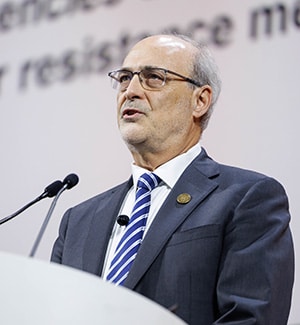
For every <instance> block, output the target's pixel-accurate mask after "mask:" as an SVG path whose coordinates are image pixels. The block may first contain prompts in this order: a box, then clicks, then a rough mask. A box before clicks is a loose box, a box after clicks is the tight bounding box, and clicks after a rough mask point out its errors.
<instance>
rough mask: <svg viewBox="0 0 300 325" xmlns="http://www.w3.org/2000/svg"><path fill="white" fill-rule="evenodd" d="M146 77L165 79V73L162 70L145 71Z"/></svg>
mask: <svg viewBox="0 0 300 325" xmlns="http://www.w3.org/2000/svg"><path fill="white" fill-rule="evenodd" d="M144 77H145V78H146V79H148V80H149V79H151V80H164V75H163V74H162V73H160V72H156V71H146V72H145V73H144Z"/></svg>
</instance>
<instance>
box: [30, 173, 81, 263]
mask: <svg viewBox="0 0 300 325" xmlns="http://www.w3.org/2000/svg"><path fill="white" fill-rule="evenodd" d="M78 182H79V178H78V176H77V175H76V174H70V175H68V176H66V177H65V179H64V180H63V182H62V187H61V189H60V190H59V191H58V192H57V194H56V195H55V198H54V200H53V201H52V203H51V206H50V208H49V211H48V213H47V215H46V217H45V220H44V222H43V224H42V226H41V229H40V231H39V233H38V236H37V238H36V240H35V242H34V244H33V247H32V249H31V252H30V254H29V256H30V257H33V256H34V255H35V253H36V250H37V248H38V246H39V243H40V241H41V239H42V237H43V234H44V232H45V230H46V227H47V225H48V222H49V220H50V218H51V215H52V213H53V211H54V208H55V205H56V202H57V200H58V199H59V197H60V195H61V194H62V193H63V192H64V191H65V190H69V189H71V188H73V187H74V186H76V185H77V184H78Z"/></svg>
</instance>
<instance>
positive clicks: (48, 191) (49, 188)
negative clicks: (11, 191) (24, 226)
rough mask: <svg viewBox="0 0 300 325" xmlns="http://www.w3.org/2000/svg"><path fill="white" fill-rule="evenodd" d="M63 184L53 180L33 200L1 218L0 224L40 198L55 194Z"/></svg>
mask: <svg viewBox="0 0 300 325" xmlns="http://www.w3.org/2000/svg"><path fill="white" fill-rule="evenodd" d="M63 186H64V184H63V182H61V181H55V182H53V183H51V184H50V185H48V186H47V187H46V188H45V190H44V192H43V193H42V194H41V195H40V196H38V197H37V198H36V199H34V200H33V201H31V202H29V203H27V204H26V205H25V206H23V207H22V208H21V209H19V210H18V211H16V212H14V213H13V214H11V215H9V216H7V217H5V218H3V219H1V220H0V225H2V224H3V223H5V222H7V221H9V220H11V219H13V218H14V217H16V216H17V215H19V214H20V213H22V212H23V211H25V210H26V209H28V208H29V207H31V206H32V205H33V204H35V203H37V202H39V201H40V200H42V199H44V198H46V197H53V196H55V195H56V194H57V193H58V192H59V190H60V189H61V188H62V187H63Z"/></svg>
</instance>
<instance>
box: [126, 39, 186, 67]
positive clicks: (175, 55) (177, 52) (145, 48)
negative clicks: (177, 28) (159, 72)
mask: <svg viewBox="0 0 300 325" xmlns="http://www.w3.org/2000/svg"><path fill="white" fill-rule="evenodd" d="M189 45H190V44H188V43H187V42H185V41H184V40H181V39H179V38H177V37H172V36H150V37H148V38H145V39H143V40H141V41H140V42H138V43H137V44H136V45H135V46H134V47H133V48H132V49H131V51H130V52H129V53H128V55H127V56H126V58H125V60H124V62H123V66H132V65H135V66H136V67H137V68H138V67H145V66H147V65H151V66H156V67H161V66H162V65H164V66H165V67H166V68H167V67H168V66H169V64H171V63H172V61H174V60H176V61H177V59H178V60H179V61H182V59H183V58H185V59H187V58H188V57H187V56H188V55H189V54H190V52H189V51H188V47H189ZM173 63H174V62H173ZM178 63H179V62H178Z"/></svg>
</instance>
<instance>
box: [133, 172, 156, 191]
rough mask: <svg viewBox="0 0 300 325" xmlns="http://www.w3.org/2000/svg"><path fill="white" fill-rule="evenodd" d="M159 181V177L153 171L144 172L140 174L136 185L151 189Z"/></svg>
mask: <svg viewBox="0 0 300 325" xmlns="http://www.w3.org/2000/svg"><path fill="white" fill-rule="evenodd" d="M160 181H161V179H160V178H159V177H158V176H157V175H155V174H153V173H144V174H143V175H142V176H140V178H139V180H138V183H137V187H138V188H144V189H146V190H148V191H152V190H153V189H154V188H155V187H156V186H157V185H158V184H159V182H160Z"/></svg>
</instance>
